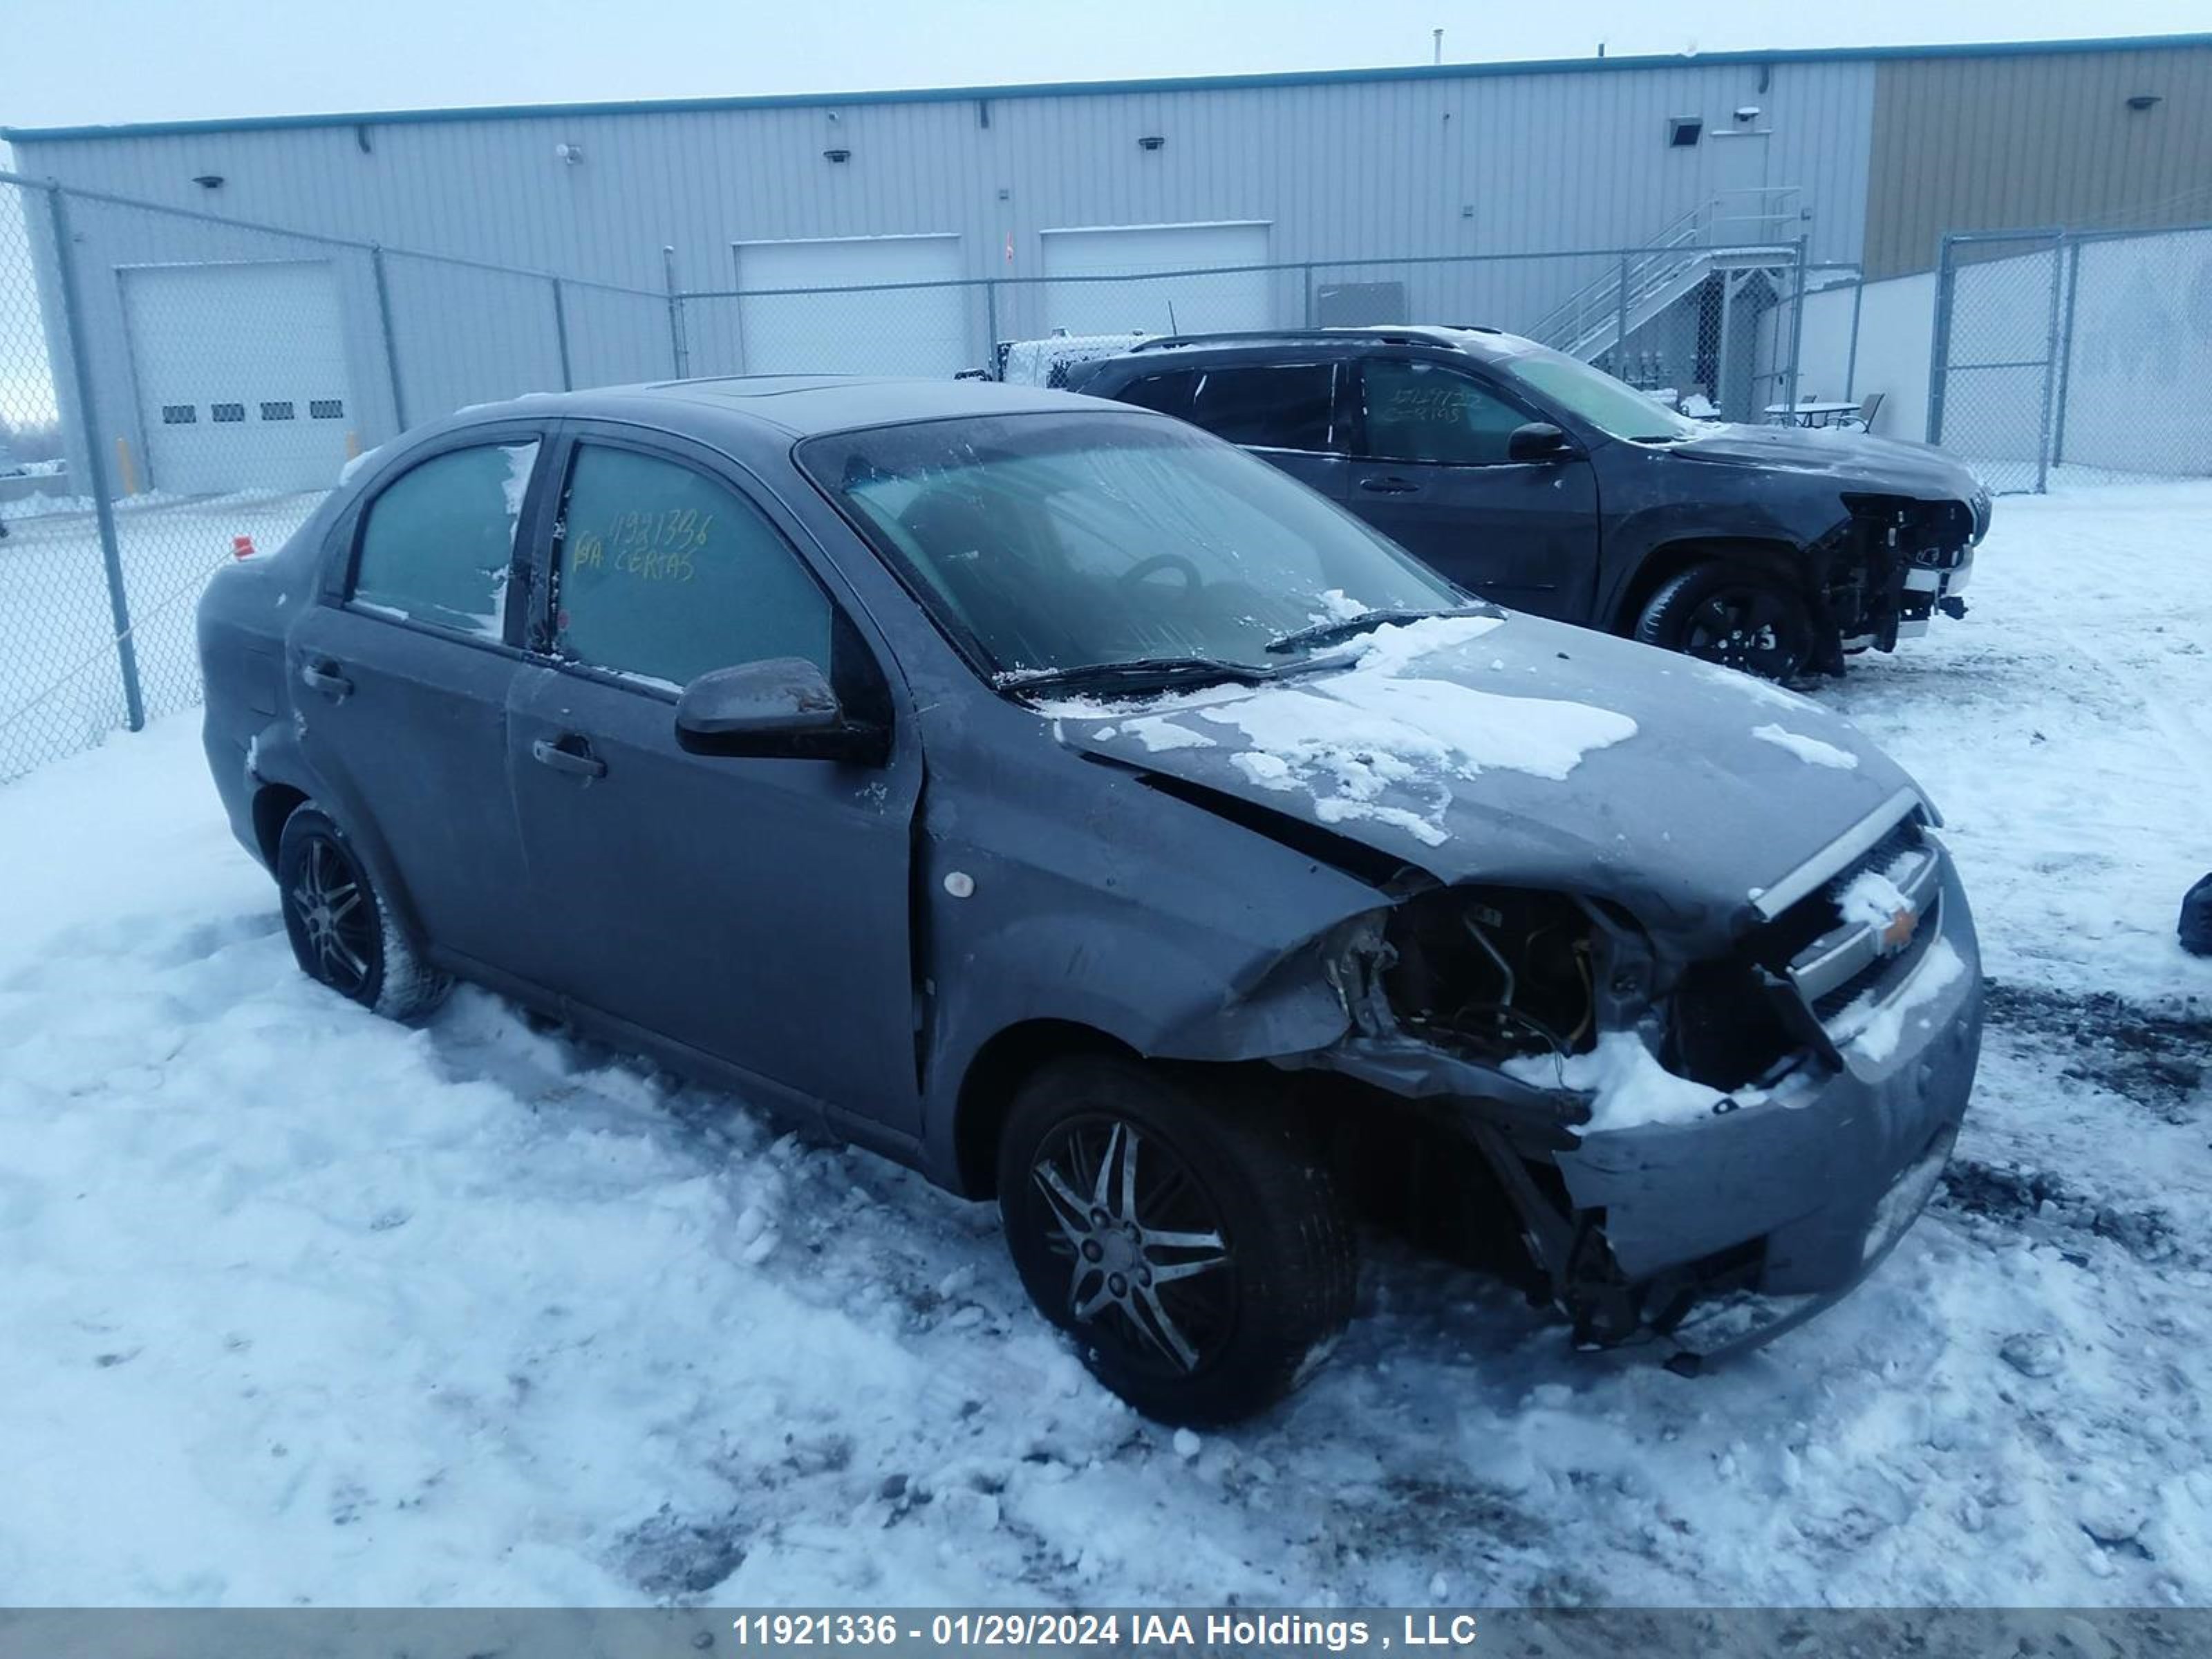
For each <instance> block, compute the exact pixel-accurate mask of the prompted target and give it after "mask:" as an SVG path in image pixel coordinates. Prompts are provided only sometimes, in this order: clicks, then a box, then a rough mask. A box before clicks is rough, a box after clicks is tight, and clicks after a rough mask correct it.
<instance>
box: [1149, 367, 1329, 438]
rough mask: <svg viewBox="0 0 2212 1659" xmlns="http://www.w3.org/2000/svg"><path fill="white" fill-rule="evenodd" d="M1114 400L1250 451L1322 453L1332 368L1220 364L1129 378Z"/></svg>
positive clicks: (1327, 417)
mask: <svg viewBox="0 0 2212 1659" xmlns="http://www.w3.org/2000/svg"><path fill="white" fill-rule="evenodd" d="M1114 396H1115V400H1116V401H1117V402H1120V403H1125V404H1136V405H1137V406H1138V407H1139V409H1152V410H1158V411H1159V412H1160V413H1161V414H1163V415H1173V416H1176V418H1177V419H1179V420H1185V421H1188V422H1191V423H1192V424H1193V425H1194V426H1202V427H1204V428H1206V430H1207V431H1208V432H1211V433H1212V434H1213V435H1215V436H1216V437H1218V438H1226V439H1227V440H1228V441H1230V442H1231V443H1232V444H1242V445H1243V446H1244V447H1247V448H1251V449H1298V450H1311V451H1327V450H1334V449H1337V448H1339V447H1341V446H1340V445H1339V443H1338V442H1337V432H1336V371H1335V370H1334V368H1332V367H1331V366H1330V365H1329V364H1328V363H1227V364H1224V365H1222V366H1221V367H1219V368H1178V369H1172V370H1170V371H1169V372H1167V373H1165V374H1147V375H1146V376H1145V377H1144V378H1142V379H1141V380H1132V381H1131V382H1130V383H1129V384H1128V385H1127V386H1124V387H1122V388H1121V391H1119V392H1115V394H1114Z"/></svg>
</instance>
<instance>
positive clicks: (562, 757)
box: [530, 737, 607, 778]
mask: <svg viewBox="0 0 2212 1659" xmlns="http://www.w3.org/2000/svg"><path fill="white" fill-rule="evenodd" d="M569 744H574V745H575V746H574V748H571V747H569V746H568V745H569ZM530 758H531V759H532V760H534V761H536V762H537V763H538V764H539V765H540V766H550V767H551V768H552V769H554V770H555V771H556V772H566V773H568V774H569V775H572V776H574V777H579V778H603V777H605V776H606V775H607V763H605V761H603V760H601V759H600V758H599V757H598V756H597V755H594V754H593V753H592V750H591V747H590V745H589V744H586V743H585V741H584V740H583V739H582V738H578V737H567V738H562V739H561V741H560V742H559V743H555V742H553V741H552V740H551V739H550V738H538V741H537V742H535V743H533V744H531V745H530Z"/></svg>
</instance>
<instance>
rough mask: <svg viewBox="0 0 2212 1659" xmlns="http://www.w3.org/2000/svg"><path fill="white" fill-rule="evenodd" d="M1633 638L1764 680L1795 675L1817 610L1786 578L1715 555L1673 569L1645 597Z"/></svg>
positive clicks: (1809, 644) (1806, 657)
mask: <svg viewBox="0 0 2212 1659" xmlns="http://www.w3.org/2000/svg"><path fill="white" fill-rule="evenodd" d="M1635 633H1636V638H1637V639H1638V640H1639V641H1642V642H1643V643H1644V644H1645V645H1656V646H1658V647H1661V648H1662V650H1668V651H1679V652H1680V653H1682V654H1683V655H1684V656H1687V657H1695V658H1697V659H1699V661H1701V662H1711V663H1718V664H1719V665H1721V666H1722V667H1723V668H1733V669H1735V670H1737V671H1739V672H1741V673H1745V674H1756V675H1757V676H1759V678H1761V679H1767V680H1779V681H1784V682H1787V681H1790V680H1793V679H1795V678H1797V677H1798V676H1799V675H1801V674H1802V673H1803V672H1804V671H1805V666H1806V664H1807V663H1808V662H1809V661H1810V660H1811V659H1812V656H1813V644H1814V635H1813V613H1812V611H1810V609H1808V606H1807V605H1806V603H1805V600H1804V597H1803V596H1802V594H1800V593H1799V592H1797V591H1796V589H1795V588H1793V587H1792V586H1790V584H1789V583H1788V582H1787V581H1785V580H1784V579H1783V578H1781V577H1779V576H1778V575H1776V574H1773V573H1772V572H1771V571H1766V570H1761V569H1759V568H1756V567H1753V566H1750V565H1744V564H1735V563H1731V562H1726V561H1723V560H1718V559H1715V560H1710V561H1708V562H1705V563H1703V564H1694V565H1692V566H1691V567H1690V568H1688V569H1687V570H1684V571H1681V572H1680V573H1679V574H1675V575H1674V576H1670V577H1668V580H1666V581H1664V582H1663V583H1662V584H1661V585H1660V586H1659V590H1658V592H1655V593H1654V594H1652V596H1651V597H1650V599H1649V600H1647V601H1645V603H1644V610H1643V611H1642V612H1641V613H1640V614H1639V615H1638V617H1637V619H1636V629H1635Z"/></svg>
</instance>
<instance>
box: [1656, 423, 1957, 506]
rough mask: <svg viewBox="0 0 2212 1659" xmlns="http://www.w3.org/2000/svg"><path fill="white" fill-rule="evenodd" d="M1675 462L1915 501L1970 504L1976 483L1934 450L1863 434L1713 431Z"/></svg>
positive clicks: (1677, 448)
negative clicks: (1768, 471) (1799, 475)
mask: <svg viewBox="0 0 2212 1659" xmlns="http://www.w3.org/2000/svg"><path fill="white" fill-rule="evenodd" d="M1663 453H1666V454H1667V455H1668V456H1671V457H1673V458H1674V459H1677V460H1682V461H1691V462H1699V463H1707V464H1715V465H1724V466H1758V467H1770V468H1771V467H1784V468H1787V469H1788V470H1789V471H1793V472H1803V473H1808V474H1812V475H1816V476H1819V477H1828V478H1833V479H1834V480H1835V481H1836V482H1837V483H1838V484H1839V485H1841V486H1842V487H1844V488H1845V489H1873V490H1880V491H1882V492H1884V493H1887V494H1891V495H1910V496H1913V497H1915V498H1917V499H1921V500H1939V499H1955V500H1958V501H1972V499H1973V497H1974V495H1976V493H1977V492H1978V491H1979V489H1981V481H1980V480H1979V479H1978V478H1976V477H1974V475H1973V474H1972V472H1970V471H1967V470H1966V468H1965V467H1963V466H1961V465H1959V463H1958V462H1956V461H1954V460H1953V459H1951V458H1950V457H1949V456H1948V455H1946V454H1945V453H1943V452H1942V450H1940V449H1931V448H1929V447H1928V446H1927V445H1926V444H1915V443H1905V442H1903V441H1899V440H1898V439H1895V438H1875V437H1869V435H1866V434H1865V433H1863V432H1847V431H1837V430H1824V429H1822V428H1818V427H1812V428H1807V427H1798V426H1739V425H1719V426H1716V427H1714V428H1713V429H1712V432H1711V435H1700V436H1699V437H1695V438H1692V439H1690V440H1688V441H1686V442H1683V443H1679V444H1670V445H1668V447H1667V448H1666V450H1665V451H1664V452H1663Z"/></svg>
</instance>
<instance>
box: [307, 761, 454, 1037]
mask: <svg viewBox="0 0 2212 1659" xmlns="http://www.w3.org/2000/svg"><path fill="white" fill-rule="evenodd" d="M276 893H277V898H278V901H279V902H280V903H281V904H282V905H283V910H284V932H285V933H286V935H287V936H288V937H289V939H291V941H292V956H293V959H294V960H295V961H296V962H297V963H299V964H300V971H301V973H303V974H305V975H307V977H308V978H309V979H312V980H314V981H317V982H318V983H319V984H322V985H327V986H328V987H330V988H331V990H333V991H336V992H337V994H339V995H340V996H342V997H346V998H349V1000H352V1001H355V1002H358V1003H360V1004H361V1005H362V1006H363V1007H364V1008H371V1009H374V1011H375V1012H378V1013H380V1014H382V1015H384V1016H385V1017H386V1018H387V1019H410V1018H414V1017H415V1016H416V1015H418V1014H425V1013H428V1012H429V1011H430V1010H431V1009H433V1008H435V1007H436V1006H438V1004H439V1003H440V1002H441V1001H443V1000H445V996H446V994H447V992H448V991H450V990H451V989H453V981H452V980H451V979H449V978H447V976H446V975H444V974H441V973H440V972H439V971H438V970H437V969H435V968H432V967H431V966H430V965H429V964H428V963H426V962H424V961H423V960H422V955H421V953H420V952H418V951H416V949H415V945H414V941H412V940H411V939H409V938H408V937H407V935H406V933H405V931H404V929H403V928H401V927H400V926H399V925H398V922H397V921H394V920H393V918H392V908H391V907H390V906H389V905H388V904H386V902H384V898H383V896H382V895H381V894H380V893H379V892H378V891H377V890H376V884H375V883H374V881H372V880H371V879H370V878H369V874H368V866H367V865H365V864H364V863H363V862H362V860H361V857H360V855H359V854H356V852H355V851H354V848H353V843H352V842H349V841H348V840H347V839H346V834H345V831H344V830H343V829H339V828H338V826H337V821H336V820H335V819H333V818H332V817H331V816H330V815H329V814H328V813H326V812H325V811H323V810H322V809H321V808H319V807H318V806H316V805H313V803H309V804H307V805H302V806H301V807H300V808H299V809H298V810H297V811H295V812H294V813H293V814H292V816H291V817H289V818H287V819H285V820H284V828H283V833H282V834H280V835H279V836H278V837H277V840H276Z"/></svg>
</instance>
